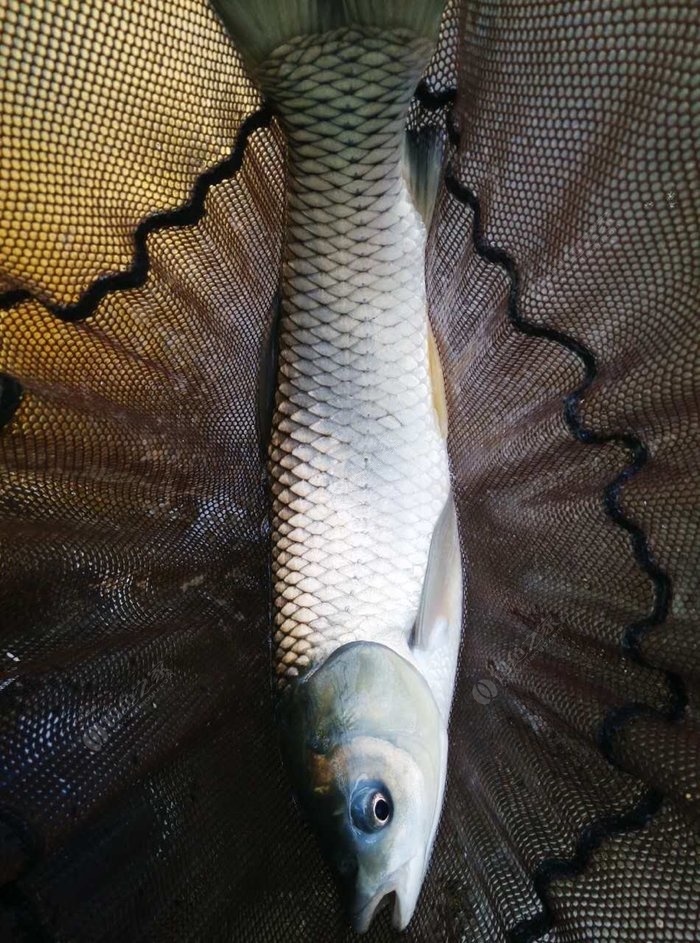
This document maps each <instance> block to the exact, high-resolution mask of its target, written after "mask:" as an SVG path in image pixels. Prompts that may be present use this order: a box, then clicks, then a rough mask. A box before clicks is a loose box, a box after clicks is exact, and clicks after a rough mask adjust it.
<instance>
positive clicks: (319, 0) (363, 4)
mask: <svg viewBox="0 0 700 943" xmlns="http://www.w3.org/2000/svg"><path fill="white" fill-rule="evenodd" d="M213 2H214V6H215V8H216V9H217V11H218V13H219V15H220V17H221V19H222V20H223V22H224V25H225V26H226V28H227V30H228V32H229V33H230V35H231V37H232V38H233V40H234V42H235V44H236V47H237V48H238V51H239V52H240V54H241V57H242V58H243V61H244V62H245V63H246V65H247V66H248V68H249V69H250V70H251V71H252V72H253V74H256V70H257V67H258V66H259V65H260V64H261V63H263V62H265V60H266V59H267V58H268V56H269V55H270V54H271V53H272V52H273V50H275V49H278V48H279V47H281V46H284V45H285V44H286V43H288V42H289V41H290V40H293V39H296V38H299V37H304V36H315V35H323V34H327V33H330V32H333V31H335V30H339V29H343V28H344V27H359V28H362V27H367V28H371V29H373V30H386V31H387V32H390V31H391V32H394V31H397V30H402V31H406V32H409V33H412V34H413V35H415V36H419V37H424V38H426V39H429V40H431V41H432V42H434V41H435V40H436V38H437V34H438V29H439V26H440V17H441V15H442V10H443V6H444V0H213Z"/></svg>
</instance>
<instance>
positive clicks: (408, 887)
mask: <svg viewBox="0 0 700 943" xmlns="http://www.w3.org/2000/svg"><path fill="white" fill-rule="evenodd" d="M418 858H419V856H416V857H415V858H411V859H410V860H409V861H407V862H406V864H404V865H402V866H401V867H400V868H398V869H397V870H396V871H394V873H393V874H391V875H389V877H388V878H387V880H386V881H385V882H384V883H383V884H382V886H381V887H380V888H379V890H378V891H377V892H376V893H375V894H373V895H372V896H371V897H369V898H368V897H367V895H360V894H358V895H357V897H356V898H355V904H354V906H353V908H352V910H351V913H350V918H351V922H352V926H353V929H354V930H355V932H356V933H366V932H367V930H369V927H370V924H371V923H372V920H373V919H374V915H375V914H376V913H377V912H378V911H379V910H380V909H382V908H383V907H384V906H387V905H390V904H391V899H392V898H393V913H392V915H391V922H392V924H393V926H394V929H395V930H405V929H406V927H407V926H408V923H409V921H410V919H411V917H412V916H413V911H414V910H415V909H416V902H417V900H418V895H419V893H420V889H421V885H422V883H423V868H422V867H421V862H420V861H419V860H418ZM416 865H418V867H416Z"/></svg>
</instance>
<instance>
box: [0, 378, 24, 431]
mask: <svg viewBox="0 0 700 943" xmlns="http://www.w3.org/2000/svg"><path fill="white" fill-rule="evenodd" d="M23 395H24V390H23V389H22V384H21V383H19V382H18V381H17V380H15V378H14V377H11V376H9V374H7V373H0V429H2V428H3V427H4V426H6V425H7V424H8V422H9V421H10V420H11V419H12V417H13V416H14V414H15V412H16V410H17V407H18V406H19V404H20V402H21V400H22V396H23Z"/></svg>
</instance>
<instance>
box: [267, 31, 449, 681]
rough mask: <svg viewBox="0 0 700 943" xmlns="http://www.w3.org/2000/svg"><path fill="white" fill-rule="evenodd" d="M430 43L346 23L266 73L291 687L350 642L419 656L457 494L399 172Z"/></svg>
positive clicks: (277, 510) (284, 659)
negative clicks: (283, 217)
mask: <svg viewBox="0 0 700 943" xmlns="http://www.w3.org/2000/svg"><path fill="white" fill-rule="evenodd" d="M429 45H430V44H429V43H428V41H427V40H425V39H421V38H416V37H415V35H413V34H405V33H402V32H401V31H394V32H393V33H391V32H390V33H387V32H386V31H383V30H382V31H379V30H373V29H372V28H371V27H362V28H354V27H353V28H344V29H341V30H338V31H335V32H333V33H330V34H327V35H325V36H323V37H318V36H310V37H309V36H306V37H301V38H299V39H296V40H292V41H291V42H289V43H287V44H285V45H284V46H283V47H281V48H279V49H277V50H275V51H274V52H273V53H272V55H271V56H270V57H269V58H268V59H267V61H266V62H265V63H264V65H263V66H262V67H261V70H260V78H261V79H262V81H263V85H264V87H265V88H266V89H267V90H268V91H269V92H271V93H272V95H273V97H274V100H275V103H276V106H277V110H278V113H279V114H280V116H281V118H282V121H283V123H284V126H285V130H286V133H287V138H288V145H289V203H288V228H287V245H286V250H285V261H284V271H283V285H282V298H283V306H282V315H281V321H280V334H279V377H278V387H277V395H276V403H275V413H274V416H273V429H272V437H271V445H270V453H269V459H270V471H271V478H272V494H273V521H272V523H273V535H272V544H273V575H274V594H275V610H276V615H275V635H274V641H275V645H276V664H277V673H278V676H279V678H280V681H281V682H282V684H284V683H285V682H286V681H288V680H290V679H291V678H294V677H296V676H298V675H300V674H302V673H304V672H305V671H306V670H308V669H309V668H310V667H312V666H314V665H316V664H320V663H321V662H323V661H324V660H325V659H326V658H327V656H328V655H329V654H330V653H331V652H332V651H334V650H335V649H336V648H338V647H339V646H341V645H343V644H345V643H347V642H351V641H358V640H366V641H375V642H380V643H383V644H384V645H388V646H389V647H391V648H393V649H394V650H395V651H397V652H398V653H399V654H402V655H404V657H407V658H411V654H410V650H409V644H408V643H409V638H410V633H411V630H412V627H413V624H414V621H415V617H416V613H417V611H418V606H419V602H420V594H421V589H422V585H423V580H424V576H425V570H426V563H427V559H428V551H429V548H430V541H431V537H432V534H433V530H434V527H435V524H436V521H437V519H438V516H439V514H440V512H441V510H442V508H443V506H444V504H445V501H446V499H447V497H448V494H449V471H448V464H447V454H446V448H445V442H444V439H443V436H442V434H441V431H440V428H439V423H438V419H437V416H436V413H435V408H434V402H433V393H432V385H431V376H430V368H429V359H428V322H427V315H426V300H425V289H424V274H423V272H424V268H423V256H424V246H425V232H424V227H423V223H422V221H421V219H420V217H419V216H418V214H417V213H416V211H415V209H414V207H413V205H412V203H411V201H410V198H409V196H408V193H407V191H406V188H405V185H404V182H403V180H402V177H401V166H400V164H401V162H400V155H401V145H402V137H403V133H404V120H405V112H406V108H407V105H408V102H409V100H410V96H411V94H412V92H413V89H414V87H415V83H416V81H417V78H418V75H419V73H420V70H421V68H422V66H423V63H424V62H425V61H426V58H427V52H428V50H429Z"/></svg>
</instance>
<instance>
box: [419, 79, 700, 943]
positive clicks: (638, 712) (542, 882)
mask: <svg viewBox="0 0 700 943" xmlns="http://www.w3.org/2000/svg"><path fill="white" fill-rule="evenodd" d="M450 92H451V95H448V94H446V93H443V94H442V95H441V96H440V97H439V99H437V98H436V99H435V104H434V106H433V110H434V108H438V107H442V106H444V105H446V104H450V106H451V105H452V103H453V102H454V100H455V97H456V90H455V89H452V90H450ZM422 94H423V96H424V97H428V98H429V97H430V90H429V89H428V88H427V87H426V88H425V89H424V90H423V93H422ZM447 134H448V138H449V140H450V143H451V144H453V145H454V146H455V148H456V147H458V146H459V140H460V136H459V132H458V130H457V129H456V127H455V126H454V124H453V115H452V111H451V108H450V110H449V112H448V114H447ZM445 187H446V189H447V191H448V192H449V193H450V194H451V195H452V196H453V197H454V198H455V199H456V200H457V201H458V202H459V203H461V204H462V205H465V206H467V207H468V208H469V209H470V210H471V211H472V242H473V244H474V249H475V251H476V253H477V255H479V256H480V257H481V258H483V259H484V260H485V261H487V262H489V263H491V264H493V265H497V266H498V267H499V268H500V269H501V270H502V271H503V272H504V273H505V274H506V276H507V277H508V281H509V292H508V306H507V317H508V320H509V321H510V323H511V324H512V325H513V327H514V328H515V329H516V330H517V331H519V332H520V333H521V334H524V335H525V336H528V337H537V338H541V339H544V340H549V341H553V342H554V343H557V344H559V345H560V346H562V347H564V348H566V349H567V350H569V351H570V352H571V353H573V354H575V355H576V356H577V357H578V358H579V359H580V361H581V362H582V364H583V367H584V377H583V380H582V382H581V383H580V384H579V385H578V386H577V387H576V388H575V389H574V390H573V391H572V392H570V393H569V394H568V395H567V396H566V397H565V398H564V421H565V423H566V426H567V428H568V429H569V431H570V433H571V434H572V435H573V437H574V438H575V439H577V440H578V441H579V442H581V443H583V444H586V445H610V444H613V445H618V446H622V447H623V448H625V449H627V451H628V452H629V453H630V461H629V462H628V464H626V465H625V466H624V467H623V468H622V469H621V471H620V472H619V473H618V474H617V475H616V476H615V478H614V479H613V480H612V481H611V482H610V483H609V484H608V485H607V486H606V487H605V489H604V492H603V508H604V510H605V513H606V515H607V516H608V518H609V519H610V520H611V521H612V522H613V523H614V524H615V525H617V526H618V527H620V528H622V529H623V530H624V531H625V532H626V533H627V534H628V536H629V538H630V542H631V545H632V553H633V556H634V559H635V561H636V563H637V565H638V566H639V567H640V569H641V570H642V571H643V572H644V573H645V574H646V576H647V577H648V578H649V580H650V581H651V583H652V586H653V593H654V601H653V606H652V609H651V612H650V613H649V615H647V616H646V617H645V618H643V619H640V620H638V621H635V622H633V623H631V624H630V625H628V626H627V627H626V628H625V630H624V632H623V634H622V639H621V643H620V647H621V650H622V654H623V657H625V658H628V659H631V660H633V661H635V662H636V663H638V664H640V665H642V666H644V667H645V668H648V669H649V670H652V671H660V672H662V674H663V675H664V676H665V680H666V684H667V688H668V694H669V700H668V708H667V709H666V710H657V709H655V708H652V707H651V706H649V705H647V704H641V703H637V702H631V703H628V704H625V705H623V706H621V707H619V708H613V709H612V710H610V711H608V712H607V713H606V715H605V717H604V718H603V721H602V723H601V725H600V728H599V730H598V733H597V735H596V743H597V746H598V748H599V749H600V751H601V753H602V754H603V756H604V757H605V759H606V760H607V761H608V762H609V763H610V764H611V765H613V766H615V767H616V768H618V769H622V768H623V767H621V765H620V763H619V762H618V761H617V760H616V758H615V756H614V748H613V741H614V738H615V735H616V734H617V733H618V732H619V731H620V730H621V729H622V728H623V727H624V726H625V725H627V724H628V723H629V722H630V721H631V720H632V719H634V718H636V717H640V716H643V715H644V716H652V717H661V718H662V719H663V720H665V721H667V722H669V723H676V722H678V721H679V720H680V719H681V718H682V717H683V714H684V712H685V708H686V705H687V693H686V690H685V685H684V683H683V680H682V679H681V677H680V675H678V674H676V673H674V672H671V671H664V670H663V669H660V668H658V667H657V666H655V665H654V664H653V663H651V662H649V661H648V660H647V659H646V658H645V657H644V656H643V654H642V652H641V649H640V645H641V642H642V641H643V639H644V637H645V636H646V635H647V634H648V633H649V632H650V631H651V630H652V629H653V628H655V627H656V626H659V625H661V624H663V623H664V622H665V621H666V619H667V617H668V614H669V611H670V605H671V598H672V582H671V578H670V576H669V575H668V573H667V572H666V571H665V570H663V569H662V568H661V567H660V566H659V565H658V563H657V562H656V560H655V558H654V555H653V553H652V550H651V547H650V545H649V541H648V539H647V537H646V534H645V532H644V530H643V528H642V527H641V526H640V525H638V524H637V523H635V521H633V520H632V519H631V518H629V517H627V516H626V514H625V513H624V511H623V510H622V507H621V504H620V500H621V491H622V488H623V486H624V485H625V484H626V483H627V482H629V481H630V480H631V479H632V478H634V477H635V476H636V475H638V474H639V472H640V471H641V470H642V469H643V468H644V466H645V465H646V464H647V463H648V461H649V452H648V449H647V447H646V445H645V444H644V442H643V441H642V440H641V439H640V438H639V437H638V436H636V435H634V434H632V433H600V432H595V431H594V430H592V429H587V428H586V427H585V426H584V424H583V420H582V418H581V416H580V414H579V406H580V403H581V400H582V398H583V396H584V394H585V393H586V392H587V391H588V390H589V388H590V387H591V385H592V384H593V383H594V381H595V380H596V378H597V376H598V365H597V360H596V357H595V354H594V353H593V351H591V350H590V349H589V348H588V347H586V346H585V345H584V344H582V343H581V342H580V341H577V340H576V339H575V338H574V337H571V336H570V335H568V334H566V333H564V332H562V331H558V330H556V329H555V328H551V327H546V326H544V325H540V324H537V323H535V322H533V321H528V320H527V319H526V318H524V317H523V316H522V315H521V313H520V273H519V271H518V268H517V265H516V263H515V260H514V259H513V258H512V257H511V256H510V255H509V254H508V253H507V252H506V251H505V250H503V249H500V248H498V247H496V246H493V245H491V244H490V243H489V242H488V240H487V239H486V238H485V237H484V234H483V228H482V222H481V205H480V203H479V200H478V198H477V196H476V194H475V193H474V192H473V191H472V190H471V189H470V188H469V187H468V186H466V185H465V184H463V183H461V182H460V181H459V180H458V179H457V178H456V176H455V175H454V174H453V172H452V170H451V169H449V168H448V170H447V172H446V174H445ZM663 802H664V794H663V793H662V792H661V791H660V790H658V789H656V788H654V787H650V788H648V789H646V790H645V791H644V792H643V794H642V796H641V798H640V799H639V800H638V801H637V802H636V804H635V805H634V806H633V807H632V808H630V809H628V810H627V811H626V812H620V813H614V812H612V813H609V814H607V815H604V816H602V817H600V818H599V819H597V820H595V821H594V822H591V823H589V824H588V825H587V826H585V827H584V828H583V829H582V830H581V832H580V833H579V836H578V839H577V841H576V844H575V846H574V853H573V855H572V856H571V857H570V858H560V857H551V858H545V859H544V860H543V861H541V862H540V864H539V865H538V866H537V867H536V869H535V872H534V875H533V884H534V890H535V893H536V896H537V897H538V898H539V900H540V903H541V910H540V912H539V913H538V914H536V915H535V916H533V917H528V918H525V919H523V920H521V921H519V922H518V923H517V924H515V925H514V926H513V927H511V929H510V930H509V931H507V939H508V940H509V943H534V941H536V940H538V939H540V938H541V937H542V936H543V935H544V934H545V933H547V932H549V931H550V930H552V929H553V928H554V922H555V918H554V915H553V913H552V909H551V906H550V903H549V901H548V899H547V888H548V886H549V885H550V884H551V883H552V882H553V881H554V880H556V879H557V878H562V877H573V876H576V875H579V874H581V873H582V872H583V870H584V869H585V868H586V866H587V865H588V863H589V862H590V860H591V857H592V854H593V852H594V851H595V850H596V849H597V848H598V847H599V846H600V845H601V844H602V843H603V842H604V841H605V840H606V839H610V838H613V837H615V836H617V835H621V834H624V833H626V832H630V831H636V830H639V829H642V828H644V827H645V826H647V825H648V824H649V822H650V821H651V819H652V818H653V816H654V815H656V813H658V811H659V810H660V809H661V807H662V805H663Z"/></svg>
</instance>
